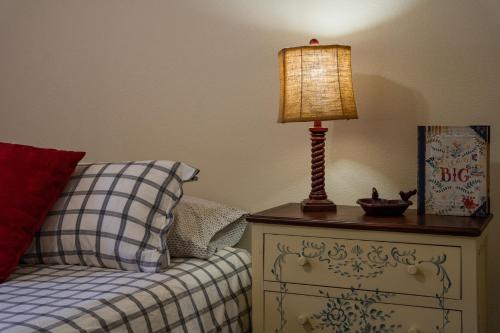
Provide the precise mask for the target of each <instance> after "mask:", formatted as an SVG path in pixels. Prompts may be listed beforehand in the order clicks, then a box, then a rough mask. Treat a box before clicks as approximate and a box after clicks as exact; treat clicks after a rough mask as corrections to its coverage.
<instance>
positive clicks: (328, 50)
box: [278, 45, 358, 123]
mask: <svg viewBox="0 0 500 333" xmlns="http://www.w3.org/2000/svg"><path fill="white" fill-rule="evenodd" d="M278 59H279V64H280V113H279V118H278V122H280V123H286V122H295V121H313V120H335V119H356V118H358V114H357V111H356V103H355V101H354V93H353V89H352V70H351V47H350V46H344V45H311V46H301V47H292V48H286V49H283V50H281V51H280V52H279V54H278Z"/></svg>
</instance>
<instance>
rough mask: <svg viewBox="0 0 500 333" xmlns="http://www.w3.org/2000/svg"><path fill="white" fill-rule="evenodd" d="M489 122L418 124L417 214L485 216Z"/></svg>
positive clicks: (488, 212)
mask: <svg viewBox="0 0 500 333" xmlns="http://www.w3.org/2000/svg"><path fill="white" fill-rule="evenodd" d="M489 154H490V127H489V126H419V127H418V203H417V209H418V214H437V215H456V216H487V215H489V214H490V202H489V201H490V199H489V162H490V158H489Z"/></svg>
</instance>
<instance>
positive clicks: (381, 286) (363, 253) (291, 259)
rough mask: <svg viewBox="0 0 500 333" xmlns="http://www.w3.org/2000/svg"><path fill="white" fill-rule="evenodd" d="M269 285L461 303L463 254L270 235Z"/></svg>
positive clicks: (266, 266)
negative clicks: (383, 293) (278, 283)
mask: <svg viewBox="0 0 500 333" xmlns="http://www.w3.org/2000/svg"><path fill="white" fill-rule="evenodd" d="M264 248H265V253H266V255H265V257H264V279H265V280H268V281H282V282H291V283H298V284H307V285H318V286H328V287H340V288H351V287H357V286H358V285H362V288H363V289H368V290H381V291H386V292H394V293H400V294H408V295H418V296H429V297H435V296H436V295H439V296H442V297H444V298H451V299H461V248H460V247H458V246H441V245H427V244H411V243H400V242H389V241H387V242H386V241H369V240H354V239H340V238H339V239H336V238H322V237H305V236H304V237H302V236H289V235H277V234H265V235H264Z"/></svg>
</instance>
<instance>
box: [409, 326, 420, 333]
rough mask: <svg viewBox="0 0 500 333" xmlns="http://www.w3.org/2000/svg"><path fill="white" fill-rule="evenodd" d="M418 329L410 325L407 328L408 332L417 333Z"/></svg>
mask: <svg viewBox="0 0 500 333" xmlns="http://www.w3.org/2000/svg"><path fill="white" fill-rule="evenodd" d="M419 332H420V330H419V329H418V328H416V327H415V326H412V327H410V328H409V329H408V333H419Z"/></svg>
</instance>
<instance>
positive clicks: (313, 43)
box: [309, 38, 319, 45]
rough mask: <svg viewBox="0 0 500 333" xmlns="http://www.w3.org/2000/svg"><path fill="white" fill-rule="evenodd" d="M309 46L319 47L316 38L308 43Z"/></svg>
mask: <svg viewBox="0 0 500 333" xmlns="http://www.w3.org/2000/svg"><path fill="white" fill-rule="evenodd" d="M309 45H319V41H318V40H317V39H316V38H313V39H311V40H310V41H309Z"/></svg>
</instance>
